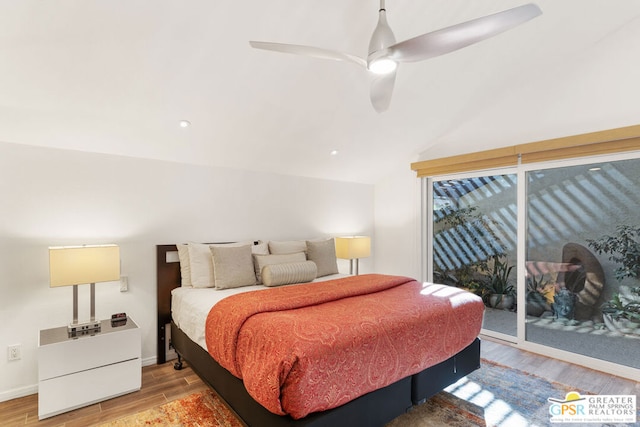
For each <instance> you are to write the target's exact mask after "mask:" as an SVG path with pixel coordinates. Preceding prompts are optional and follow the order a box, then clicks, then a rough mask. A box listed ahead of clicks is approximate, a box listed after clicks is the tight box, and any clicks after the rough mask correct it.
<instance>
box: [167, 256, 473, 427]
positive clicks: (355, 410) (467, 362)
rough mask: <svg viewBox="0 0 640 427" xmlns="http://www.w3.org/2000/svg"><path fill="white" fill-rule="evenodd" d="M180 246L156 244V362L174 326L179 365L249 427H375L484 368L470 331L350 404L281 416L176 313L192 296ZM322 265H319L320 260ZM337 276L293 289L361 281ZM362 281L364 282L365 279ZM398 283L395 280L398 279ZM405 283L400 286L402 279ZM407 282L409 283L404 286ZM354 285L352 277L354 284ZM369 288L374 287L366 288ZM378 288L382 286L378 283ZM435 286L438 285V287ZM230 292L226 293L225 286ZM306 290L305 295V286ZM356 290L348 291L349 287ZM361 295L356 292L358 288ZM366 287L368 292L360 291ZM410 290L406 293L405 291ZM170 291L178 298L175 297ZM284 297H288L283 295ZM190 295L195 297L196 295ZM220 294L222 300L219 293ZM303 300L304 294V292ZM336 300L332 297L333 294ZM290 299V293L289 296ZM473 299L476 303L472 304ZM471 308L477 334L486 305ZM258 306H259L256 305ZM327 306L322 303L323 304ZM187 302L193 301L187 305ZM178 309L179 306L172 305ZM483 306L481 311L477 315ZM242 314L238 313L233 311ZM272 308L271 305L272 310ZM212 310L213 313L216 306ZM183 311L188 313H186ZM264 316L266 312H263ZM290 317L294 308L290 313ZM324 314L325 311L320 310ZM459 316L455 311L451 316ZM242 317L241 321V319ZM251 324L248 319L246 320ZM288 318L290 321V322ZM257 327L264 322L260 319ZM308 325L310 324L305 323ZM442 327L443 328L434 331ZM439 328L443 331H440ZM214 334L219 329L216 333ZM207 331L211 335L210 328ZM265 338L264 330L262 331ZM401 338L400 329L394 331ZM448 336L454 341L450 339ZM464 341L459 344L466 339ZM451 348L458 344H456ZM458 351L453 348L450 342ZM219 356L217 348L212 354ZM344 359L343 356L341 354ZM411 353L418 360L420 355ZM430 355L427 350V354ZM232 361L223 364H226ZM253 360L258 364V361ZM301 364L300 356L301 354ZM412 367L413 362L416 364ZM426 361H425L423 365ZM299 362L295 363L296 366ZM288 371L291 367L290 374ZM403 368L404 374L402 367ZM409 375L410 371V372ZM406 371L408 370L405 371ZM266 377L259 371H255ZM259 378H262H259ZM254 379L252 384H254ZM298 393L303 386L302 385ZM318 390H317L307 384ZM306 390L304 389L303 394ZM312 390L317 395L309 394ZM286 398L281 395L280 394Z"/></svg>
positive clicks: (341, 287) (395, 288)
mask: <svg viewBox="0 0 640 427" xmlns="http://www.w3.org/2000/svg"><path fill="white" fill-rule="evenodd" d="M176 253H177V246H176V245H159V246H157V284H158V335H157V337H158V355H157V361H158V363H165V361H166V344H167V343H166V340H167V335H168V334H167V328H169V329H170V332H171V333H170V341H171V346H172V347H173V348H175V350H176V352H177V353H178V355H179V360H178V362H176V368H180V367H181V363H182V362H181V360H182V359H184V360H186V361H187V362H188V363H189V365H190V366H191V367H192V369H193V370H194V371H195V372H196V373H197V374H198V375H199V376H200V377H201V378H202V379H203V380H204V381H205V382H206V383H208V384H209V385H210V386H211V387H212V388H213V389H214V390H215V391H216V392H217V393H218V394H219V395H220V397H221V398H222V399H224V400H225V402H226V403H227V404H228V406H229V407H230V408H231V409H233V410H234V411H235V412H236V414H237V415H238V416H239V417H240V418H241V419H242V420H243V421H244V422H245V423H246V424H247V425H249V426H265V425H268V426H339V425H344V426H375V425H384V424H385V423H387V422H388V421H390V420H392V419H394V418H396V417H397V416H399V415H401V414H403V413H404V412H406V411H408V410H410V409H411V408H412V406H413V405H415V404H419V403H421V402H423V401H424V400H426V399H427V398H429V397H430V396H432V395H434V394H436V393H437V392H439V391H440V390H442V389H443V388H445V387H446V386H448V385H450V384H452V383H453V382H455V381H457V380H458V379H460V378H462V377H464V376H466V375H467V374H469V373H470V372H472V371H473V370H475V369H478V368H479V366H480V341H479V339H478V338H477V332H473V334H474V335H475V336H473V337H471V339H468V338H467V340H469V341H470V342H468V343H467V342H466V341H461V342H459V343H458V342H457V343H456V344H455V345H457V346H459V347H461V348H454V349H453V350H452V349H449V350H448V351H450V352H454V354H452V355H451V356H449V357H447V358H446V359H444V360H437V359H434V360H436V362H437V363H433V364H429V366H428V367H426V368H424V369H422V368H420V370H419V371H417V372H413V371H411V373H410V374H407V375H404V374H402V375H400V377H399V378H392V380H389V379H388V378H387V379H386V380H385V381H387V382H388V384H387V383H385V384H384V385H383V386H381V387H377V388H375V389H372V390H367V391H366V392H364V393H363V394H362V395H358V396H357V397H355V398H349V400H348V401H347V402H346V403H342V402H341V403H340V404H339V405H338V406H336V407H331V408H329V409H323V410H320V411H317V410H313V409H312V410H311V412H310V413H308V414H307V413H306V412H300V413H295V412H292V413H293V414H294V415H293V416H292V415H291V414H285V415H279V414H277V412H278V411H277V410H275V411H274V409H273V408H271V409H272V410H271V411H270V410H268V409H266V408H265V406H264V405H265V404H264V402H262V404H261V403H258V402H257V401H256V399H259V397H256V398H254V397H252V395H251V394H250V393H253V395H254V396H256V392H255V390H253V389H252V388H251V385H249V386H248V387H249V390H247V388H246V387H245V384H244V383H243V380H241V379H240V378H238V377H237V376H236V375H237V373H236V375H233V374H232V373H231V372H230V371H233V370H234V369H233V364H232V365H229V362H228V361H226V360H225V359H224V358H223V357H221V356H220V355H218V359H219V360H220V362H219V361H216V359H214V358H213V357H212V356H211V355H210V350H209V349H208V348H207V345H206V344H203V342H204V340H203V336H202V332H194V331H193V328H192V327H191V326H189V324H188V322H186V321H185V317H184V314H182V315H180V314H179V313H177V312H176V313H175V314H176V317H177V318H178V320H176V319H173V318H172V299H173V301H174V302H173V304H174V305H176V306H180V305H182V304H183V302H181V301H180V300H181V299H187V300H188V299H189V298H188V297H186V296H185V297H184V298H183V295H189V292H191V291H190V290H188V289H185V287H183V286H181V271H180V263H179V262H177V261H178V257H177V255H176ZM319 265H320V264H319ZM333 277H334V276H332V275H328V276H327V277H324V279H325V280H326V279H328V280H327V282H326V283H324V284H318V283H317V282H314V283H310V284H308V285H292V286H295V287H296V290H297V291H296V292H303V289H306V288H309V291H310V292H315V291H312V290H311V289H312V288H320V287H321V289H323V291H322V292H324V293H326V290H327V289H333V290H334V291H335V292H338V293H340V292H347V291H345V289H351V286H352V285H349V286H346V285H345V284H346V283H351V281H354V280H356V279H354V278H352V277H346V278H338V279H333ZM365 278H366V276H365V277H363V278H359V279H357V280H360V281H365V282H370V283H373V282H376V283H377V282H382V281H385V283H386V282H388V281H389V280H390V281H391V282H393V283H390V284H388V285H387V284H384V285H379V286H383V287H385V289H384V290H382V289H378V290H374V292H372V293H374V294H376V297H377V293H380V292H388V290H387V288H386V287H388V288H389V290H390V291H392V292H395V293H399V292H403V293H404V292H405V290H404V289H405V288H408V287H413V288H415V287H416V286H419V284H417V282H415V281H411V280H403V279H402V278H398V277H391V278H389V277H387V276H383V275H371V276H370V277H369V278H368V279H366V280H365ZM361 279H362V280H361ZM396 282H397V284H396ZM401 282H402V283H401ZM405 282H406V283H405ZM354 283H355V282H354ZM366 286H369V285H366ZM376 286H378V285H376ZM436 286H437V285H436ZM260 287H261V285H256V287H253V286H249V287H247V288H246V289H242V291H245V290H246V291H253V290H254V289H255V288H260ZM284 288H285V287H276V288H274V289H272V290H269V291H268V292H270V293H271V294H274V293H275V294H278V293H283V292H289V291H287V290H285V289H284ZM428 289H429V290H434V289H435V290H439V291H440V292H442V289H440V288H437V287H429V288H428ZM198 291H199V292H200V293H199V294H198V297H197V298H196V303H195V305H198V304H199V303H200V304H201V305H202V306H207V305H208V304H209V303H206V302H205V301H204V300H205V299H206V298H201V297H200V295H205V293H206V291H205V290H198ZM225 291H226V290H225ZM256 292H263V291H262V290H256V291H255V292H253V293H251V294H250V293H247V294H244V293H243V294H241V295H240V294H237V292H236V290H231V291H230V293H231V294H237V295H236V296H235V297H234V296H230V297H229V298H226V299H224V301H225V304H227V303H228V304H231V301H232V300H233V299H234V298H235V299H242V301H243V304H244V301H248V300H249V299H251V297H250V295H258V294H256ZM304 292H307V290H305V291H304ZM348 292H351V291H348ZM358 292H359V291H358ZM363 292H364V291H363ZM367 292H368V291H367ZM406 292H408V291H406ZM451 292H453V293H456V294H458V293H460V292H464V291H460V290H453V291H451ZM215 293H216V291H215V290H213V291H210V292H208V294H215ZM172 294H173V295H172ZM259 295H260V298H255V299H257V300H260V301H261V302H264V300H265V298H264V297H263V296H264V295H269V294H267V293H263V294H259ZM282 295H284V294H282ZM458 296H459V297H462V298H457V297H454V298H452V299H451V301H453V300H454V299H456V298H457V299H456V300H465V301H467V300H469V295H468V294H466V293H465V294H458ZM353 297H354V296H353V295H348V296H347V297H345V298H342V297H340V299H341V300H342V299H353ZM192 298H193V297H192ZM215 298H219V297H218V296H217V295H216V297H215ZM304 298H307V297H306V296H304ZM331 298H333V297H330V299H331ZM365 298H372V297H370V296H365ZM289 299H290V298H289ZM282 300H283V298H282V296H281V295H280V296H277V297H274V299H273V301H275V303H278V301H282ZM473 304H475V302H473ZM478 304H479V305H476V306H475V307H474V310H475V311H474V314H473V315H471V317H472V318H473V319H475V320H473V321H472V322H471V323H473V324H472V325H469V326H470V327H469V329H470V330H472V331H476V330H477V331H478V332H479V329H480V325H481V321H482V314H480V316H479V318H478V314H477V313H478V308H477V307H479V306H482V307H483V305H482V303H481V301H480V302H479V303H478ZM221 305H224V304H216V307H217V306H221ZM259 305H260V304H259ZM325 305H327V304H322V306H323V307H324V306H325ZM187 307H189V306H187ZM173 309H174V310H176V307H173ZM482 310H483V308H482V309H480V313H481V311H482ZM195 311H196V309H187V313H188V314H189V315H192V314H193V313H192V312H195ZM236 311H237V310H236ZM267 311H269V310H267ZM212 312H214V310H212ZM183 313H184V311H183ZM261 315H262V314H261ZM287 315H289V312H287ZM319 315H320V316H322V314H319ZM218 316H219V317H218V318H217V319H216V320H214V323H216V324H219V322H220V319H222V318H224V317H225V316H224V315H223V316H222V317H220V315H218ZM453 317H455V316H453ZM240 322H241V323H242V322H245V321H244V320H241V321H240ZM247 323H249V322H247ZM285 323H286V322H285ZM258 324H259V323H258ZM307 327H308V326H305V328H307ZM218 329H220V330H224V328H218ZM436 329H438V328H436ZM440 329H442V328H440ZM227 330H233V326H229V327H228V328H227ZM216 333H217V332H216ZM205 334H206V332H205ZM257 335H260V334H257ZM393 335H394V336H395V335H396V334H395V333H394V334H393ZM451 341H455V340H454V339H453V338H452V340H451ZM461 343H462V344H464V345H462V344H461ZM451 346H453V344H451ZM451 346H450V345H449V344H448V343H445V344H444V347H451ZM219 347H220V349H222V350H220V351H222V352H225V351H226V349H227V348H228V347H229V345H228V343H227V344H220V345H219ZM452 348H453V347H452ZM214 354H215V353H214ZM341 357H342V356H341ZM412 357H413V358H414V359H416V356H415V355H413V353H412ZM428 357H429V356H428V355H427V358H428ZM418 359H420V360H421V359H422V357H418ZM225 363H226V364H227V365H226V367H223V365H225ZM254 363H255V362H254ZM296 363H297V359H296ZM412 363H413V364H414V365H415V360H414V361H413V362H412ZM420 363H422V362H420ZM296 366H297V365H296ZM287 372H288V371H287ZM403 372H404V371H403ZM407 372H409V371H407ZM405 373H406V372H405ZM258 375H262V374H258ZM258 378H261V377H259V376H258ZM245 381H248V383H250V382H251V381H250V380H248V379H247V378H245ZM254 382H255V381H254ZM300 390H305V389H304V388H301V389H300ZM310 390H315V389H313V388H312V389H310ZM301 394H302V393H301ZM307 394H308V395H309V394H312V393H307ZM283 396H284V394H283ZM267 406H268V405H267Z"/></svg>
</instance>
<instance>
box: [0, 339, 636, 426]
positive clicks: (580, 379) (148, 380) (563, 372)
mask: <svg viewBox="0 0 640 427" xmlns="http://www.w3.org/2000/svg"><path fill="white" fill-rule="evenodd" d="M482 357H483V358H486V359H489V360H492V361H494V362H496V363H500V364H502V365H506V366H510V367H513V368H517V369H520V370H523V371H526V372H529V373H531V374H534V375H538V376H540V377H543V378H547V379H549V380H551V381H557V382H560V383H564V384H567V385H569V386H573V387H575V388H576V389H580V390H587V391H589V392H592V393H596V394H635V395H637V396H640V383H638V382H635V381H630V380H627V379H624V378H620V377H615V376H611V375H607V374H603V373H601V372H598V371H594V370H591V369H587V368H583V367H579V366H575V365H571V364H569V363H565V362H562V361H559V360H555V359H551V358H548V357H544V356H540V355H537V354H533V353H529V352H525V351H522V350H518V349H516V348H514V347H511V346H509V345H505V344H502V343H500V342H495V341H492V340H490V339H487V338H485V339H483V341H482ZM206 387H207V386H206V385H205V384H204V383H203V382H202V381H201V380H200V378H198V376H197V375H196V374H194V373H193V371H192V370H191V369H189V367H188V366H187V364H186V363H185V369H183V370H182V371H175V370H174V369H173V364H172V363H165V364H164V365H153V366H146V367H144V368H142V389H141V390H140V391H138V392H135V393H131V394H128V395H125V396H121V397H117V398H115V399H111V400H107V401H105V402H101V403H97V404H94V405H91V406H88V407H86V408H82V409H78V410H76V411H72V412H68V413H65V414H61V415H58V416H56V417H52V418H49V419H46V420H43V421H38V396H37V395H35V394H34V395H30V396H26V397H21V398H18V399H13V400H10V401H8V402H0V414H1V415H0V425H2V426H34V425H37V426H39V427H40V426H63V427H87V426H92V425H97V424H101V423H104V422H107V421H113V420H116V419H119V418H122V417H124V416H127V415H131V414H135V413H137V412H140V411H144V410H146V409H149V408H152V407H154V406H158V405H162V404H164V403H166V402H169V401H172V400H175V399H178V398H181V397H183V396H186V395H188V394H191V393H193V392H196V391H199V390H202V389H205V388H206Z"/></svg>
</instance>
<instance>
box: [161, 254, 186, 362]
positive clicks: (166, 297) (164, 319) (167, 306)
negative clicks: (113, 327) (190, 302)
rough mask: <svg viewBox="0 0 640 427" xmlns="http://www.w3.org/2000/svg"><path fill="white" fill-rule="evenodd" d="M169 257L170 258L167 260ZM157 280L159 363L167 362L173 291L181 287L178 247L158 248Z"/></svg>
mask: <svg viewBox="0 0 640 427" xmlns="http://www.w3.org/2000/svg"><path fill="white" fill-rule="evenodd" d="M167 255H168V256H169V258H167ZM156 256H157V258H156V274H157V276H156V280H157V298H158V325H157V334H158V336H157V338H158V349H157V363H158V364H161V363H164V362H166V354H165V346H166V342H165V340H166V338H165V336H166V335H165V334H166V330H165V329H166V325H167V324H169V323H171V291H172V290H173V289H175V288H177V287H179V286H180V281H181V280H182V279H181V276H180V262H179V261H178V248H177V247H176V245H157V246H156Z"/></svg>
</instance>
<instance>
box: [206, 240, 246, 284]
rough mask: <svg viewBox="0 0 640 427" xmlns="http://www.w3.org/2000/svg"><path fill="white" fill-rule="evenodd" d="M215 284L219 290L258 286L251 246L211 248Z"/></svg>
mask: <svg viewBox="0 0 640 427" xmlns="http://www.w3.org/2000/svg"><path fill="white" fill-rule="evenodd" d="M211 255H212V257H213V274H214V283H215V287H216V288H217V289H229V288H239V287H241V286H249V285H255V284H256V275H255V272H254V270H253V260H252V257H251V245H244V246H211Z"/></svg>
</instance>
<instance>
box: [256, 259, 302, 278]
mask: <svg viewBox="0 0 640 427" xmlns="http://www.w3.org/2000/svg"><path fill="white" fill-rule="evenodd" d="M306 260H307V257H306V256H305V254H304V252H297V253H293V254H273V255H254V256H253V264H254V269H255V273H256V279H257V280H258V284H260V283H262V269H263V268H264V267H265V266H267V265H273V264H285V263H290V262H304V261H306Z"/></svg>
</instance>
